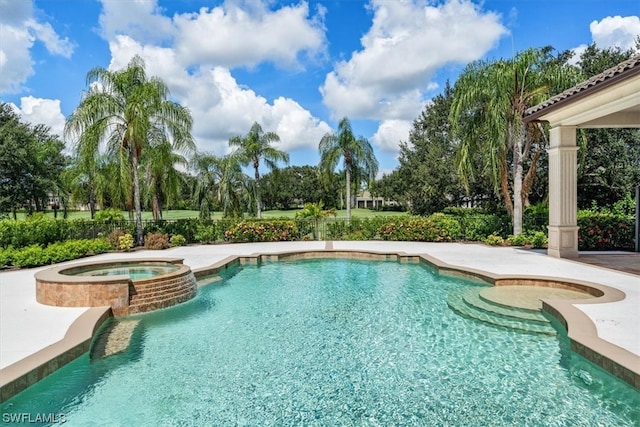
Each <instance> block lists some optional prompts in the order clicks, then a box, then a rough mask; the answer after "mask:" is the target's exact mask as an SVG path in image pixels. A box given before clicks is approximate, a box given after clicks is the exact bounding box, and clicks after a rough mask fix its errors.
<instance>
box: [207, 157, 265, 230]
mask: <svg viewBox="0 0 640 427" xmlns="http://www.w3.org/2000/svg"><path fill="white" fill-rule="evenodd" d="M242 160H243V159H242V158H241V157H238V156H237V155H235V154H229V155H227V156H224V157H221V158H219V159H218V162H217V169H218V173H219V181H218V187H217V189H218V191H217V194H218V202H219V203H220V205H221V206H222V215H223V216H224V217H234V218H236V217H240V216H242V214H243V213H244V212H245V211H247V209H249V207H250V206H251V204H252V203H253V202H254V201H255V199H254V196H255V195H257V194H259V192H258V190H256V189H255V185H256V181H252V180H251V178H249V177H248V176H247V175H246V174H245V173H244V172H242ZM252 187H253V188H252ZM256 203H257V206H258V207H259V206H260V204H259V202H256ZM259 215H260V214H259V211H258V218H259Z"/></svg>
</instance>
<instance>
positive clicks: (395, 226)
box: [379, 213, 460, 242]
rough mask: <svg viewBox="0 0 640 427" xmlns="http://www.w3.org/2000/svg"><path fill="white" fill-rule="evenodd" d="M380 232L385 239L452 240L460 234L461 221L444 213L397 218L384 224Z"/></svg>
mask: <svg viewBox="0 0 640 427" xmlns="http://www.w3.org/2000/svg"><path fill="white" fill-rule="evenodd" d="M379 233H380V235H381V236H382V239H384V240H403V241H420V242H450V241H452V240H455V239H457V238H458V237H459V236H460V223H459V222H458V221H457V220H456V219H455V218H451V217H449V216H447V215H445V214H442V213H435V214H433V215H431V216H429V217H427V218H421V217H407V218H396V219H395V220H394V221H389V222H387V223H386V224H384V225H382V226H381V227H380V229H379Z"/></svg>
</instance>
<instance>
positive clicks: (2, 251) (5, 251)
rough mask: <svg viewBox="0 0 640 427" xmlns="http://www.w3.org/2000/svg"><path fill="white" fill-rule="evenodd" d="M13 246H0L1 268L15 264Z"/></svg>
mask: <svg viewBox="0 0 640 427" xmlns="http://www.w3.org/2000/svg"><path fill="white" fill-rule="evenodd" d="M13 253H14V250H13V247H11V246H8V247H6V248H0V268H4V267H8V266H10V265H12V264H13Z"/></svg>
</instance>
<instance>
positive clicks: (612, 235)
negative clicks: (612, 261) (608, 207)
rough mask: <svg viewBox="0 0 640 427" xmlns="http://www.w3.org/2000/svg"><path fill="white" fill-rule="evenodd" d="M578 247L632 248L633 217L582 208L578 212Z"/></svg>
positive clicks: (584, 248)
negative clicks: (582, 209)
mask: <svg viewBox="0 0 640 427" xmlns="http://www.w3.org/2000/svg"><path fill="white" fill-rule="evenodd" d="M578 227H580V229H579V231H578V249H579V250H612V249H627V250H629V249H633V247H634V239H633V234H634V230H635V224H634V219H633V217H629V216H626V215H616V214H612V213H606V212H593V211H591V210H584V211H579V212H578Z"/></svg>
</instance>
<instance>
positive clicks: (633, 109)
mask: <svg viewBox="0 0 640 427" xmlns="http://www.w3.org/2000/svg"><path fill="white" fill-rule="evenodd" d="M524 121H525V123H529V122H535V121H544V122H547V123H548V124H549V125H550V126H551V131H550V147H549V150H548V152H549V249H548V254H549V255H551V256H553V257H557V258H577V257H578V226H577V170H578V162H577V156H578V146H577V144H576V130H577V129H579V128H640V55H638V56H635V57H633V58H631V59H629V60H627V61H625V62H622V63H621V64H618V65H617V66H615V67H613V68H610V69H608V70H606V71H605V72H603V73H601V74H598V75H596V76H594V77H592V78H590V79H589V80H587V81H585V82H582V83H580V84H578V85H576V86H574V87H572V88H571V89H568V90H566V91H564V92H562V93H561V94H559V95H556V96H554V97H553V98H550V99H549V100H547V101H545V102H543V103H541V104H539V105H537V106H535V107H532V108H530V109H529V110H527V111H526V113H525V117H524ZM587 155H588V153H587ZM636 216H637V214H636ZM636 222H637V219H636ZM637 246H638V244H637V230H636V248H637Z"/></svg>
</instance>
